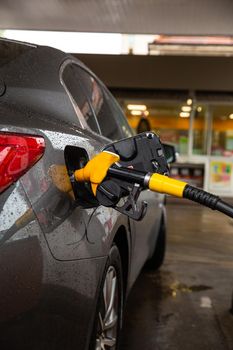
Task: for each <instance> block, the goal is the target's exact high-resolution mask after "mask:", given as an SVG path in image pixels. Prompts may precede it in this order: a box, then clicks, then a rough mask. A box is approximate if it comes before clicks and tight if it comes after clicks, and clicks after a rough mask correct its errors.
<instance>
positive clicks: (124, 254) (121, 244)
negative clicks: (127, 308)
mask: <svg viewBox="0 0 233 350" xmlns="http://www.w3.org/2000/svg"><path fill="white" fill-rule="evenodd" d="M113 243H114V244H115V245H116V246H117V248H118V250H119V253H120V256H121V263H122V271H123V286H124V297H125V296H126V291H127V281H128V273H129V242H128V237H127V230H126V228H125V227H124V226H123V225H122V226H120V227H119V229H118V230H117V232H116V235H115V237H114V239H113Z"/></svg>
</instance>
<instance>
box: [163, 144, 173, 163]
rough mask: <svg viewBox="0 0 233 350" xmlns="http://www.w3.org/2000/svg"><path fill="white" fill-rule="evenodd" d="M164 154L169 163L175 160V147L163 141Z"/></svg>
mask: <svg viewBox="0 0 233 350" xmlns="http://www.w3.org/2000/svg"><path fill="white" fill-rule="evenodd" d="M163 149H164V154H165V157H166V159H167V162H168V163H169V164H171V163H174V162H175V161H176V150H175V147H174V146H172V145H169V144H167V143H163Z"/></svg>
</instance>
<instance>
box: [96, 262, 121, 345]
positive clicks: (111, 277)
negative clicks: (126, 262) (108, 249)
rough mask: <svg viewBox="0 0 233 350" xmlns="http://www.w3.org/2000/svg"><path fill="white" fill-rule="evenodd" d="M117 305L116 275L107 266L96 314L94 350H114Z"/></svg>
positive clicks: (112, 269) (113, 269)
mask: <svg viewBox="0 0 233 350" xmlns="http://www.w3.org/2000/svg"><path fill="white" fill-rule="evenodd" d="M118 303H119V300H118V282H117V273H116V269H115V268H114V267H113V266H109V268H108V271H107V273H106V277H105V281H104V287H103V291H102V303H101V304H102V306H101V308H100V311H99V314H98V330H97V336H96V347H95V349H96V350H108V349H111V350H115V349H116V337H117V328H118Z"/></svg>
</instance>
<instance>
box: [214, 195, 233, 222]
mask: <svg viewBox="0 0 233 350" xmlns="http://www.w3.org/2000/svg"><path fill="white" fill-rule="evenodd" d="M216 209H217V210H218V211H221V212H222V213H224V214H226V215H228V216H230V217H231V218H233V206H232V205H230V204H228V203H226V202H224V201H222V200H221V199H220V200H219V201H218V203H217V205H216Z"/></svg>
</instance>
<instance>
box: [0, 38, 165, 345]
mask: <svg viewBox="0 0 233 350" xmlns="http://www.w3.org/2000/svg"><path fill="white" fill-rule="evenodd" d="M0 48H1V50H0V142H1V143H0V171H1V173H0V175H1V176H0V190H1V193H0V266H1V269H0V279H1V287H0V310H1V312H0V322H1V326H0V348H1V349H21V348H23V349H64V348H66V349H71V348H76V349H99V348H100V347H102V348H104V347H105V348H107V347H108V348H110V349H117V348H118V346H119V344H118V335H119V330H120V327H121V318H122V312H123V304H124V301H125V299H126V297H127V295H128V293H129V291H130V289H131V287H132V285H133V283H134V282H135V280H136V278H137V276H138V275H139V273H140V270H141V268H142V267H143V265H144V263H145V262H146V261H147V260H148V259H149V258H150V257H151V256H152V255H153V253H154V251H155V249H156V242H157V238H158V235H159V234H160V235H161V234H163V235H165V231H164V224H165V221H166V218H165V209H164V197H163V196H162V195H156V194H152V193H150V192H148V191H145V192H143V193H142V194H141V197H140V199H141V200H146V201H147V202H148V211H147V214H146V216H145V218H144V219H143V221H141V222H135V221H133V220H131V219H128V218H127V217H126V216H123V215H121V214H120V213H119V212H117V211H115V210H114V209H112V208H105V207H102V206H99V207H84V206H81V205H79V204H78V203H77V202H76V201H75V198H74V195H73V193H72V191H67V190H66V189H65V188H63V187H62V186H60V185H61V184H60V183H57V182H56V181H54V176H53V175H54V169H55V172H58V173H59V171H60V169H63V170H64V168H65V167H66V164H65V158H64V150H65V147H66V146H67V145H69V146H72V147H75V148H79V149H80V148H81V149H85V150H86V152H87V154H88V156H89V157H90V158H91V157H93V156H94V155H95V154H96V153H98V152H99V151H100V150H101V149H103V147H104V146H106V145H107V144H108V143H110V142H111V141H112V140H117V139H121V138H124V137H128V136H130V135H131V130H130V128H129V126H128V124H127V122H126V119H125V117H124V115H123V114H122V111H121V109H120V107H119V106H118V104H117V103H116V101H115V100H114V99H113V97H112V96H111V94H110V93H109V92H108V90H107V89H106V88H105V86H104V85H103V84H102V83H101V81H99V79H98V78H97V77H96V76H95V75H94V74H93V73H92V72H91V71H89V70H88V68H87V67H85V66H84V65H83V64H82V63H81V62H80V61H78V60H76V59H74V58H73V57H72V56H70V55H67V54H65V53H63V52H60V51H58V50H55V49H51V48H48V47H37V46H35V45H32V44H23V43H18V42H14V41H8V40H0ZM35 150H36V152H37V155H36V156H35V154H34V152H35ZM74 161H75V159H74ZM161 223H163V231H161V230H160V227H161ZM161 263H162V261H160V264H161Z"/></svg>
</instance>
